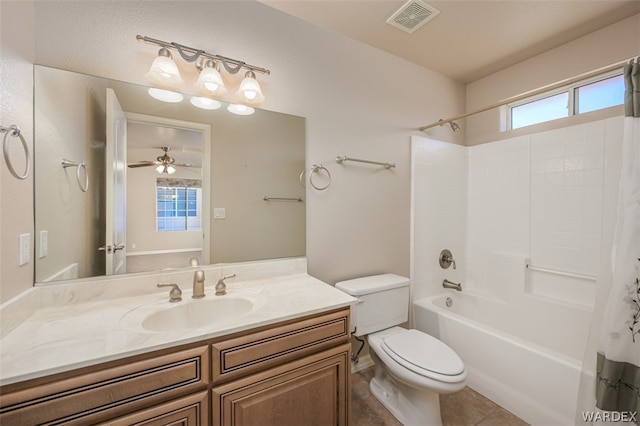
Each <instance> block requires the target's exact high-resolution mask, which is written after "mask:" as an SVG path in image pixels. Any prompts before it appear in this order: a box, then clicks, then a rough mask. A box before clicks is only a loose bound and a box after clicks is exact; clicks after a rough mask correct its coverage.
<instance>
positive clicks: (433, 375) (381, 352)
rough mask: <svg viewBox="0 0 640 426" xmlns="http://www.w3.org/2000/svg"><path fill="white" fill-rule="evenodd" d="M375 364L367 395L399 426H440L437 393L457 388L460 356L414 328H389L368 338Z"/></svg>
mask: <svg viewBox="0 0 640 426" xmlns="http://www.w3.org/2000/svg"><path fill="white" fill-rule="evenodd" d="M367 341H368V343H369V346H370V348H371V358H372V359H373V361H374V363H375V377H374V378H373V379H372V380H371V382H370V384H369V389H370V390H371V393H373V395H374V396H375V397H376V399H378V400H379V401H380V402H381V403H382V404H383V405H384V406H385V408H387V410H389V411H390V412H391V414H393V415H394V417H396V418H397V419H398V420H399V421H400V422H401V423H402V424H404V425H429V426H431V425H433V426H437V425H441V424H442V418H441V414H440V394H446V393H452V392H457V391H460V390H462V389H463V388H464V387H465V384H466V378H467V371H466V369H465V368H464V364H463V362H462V360H461V359H460V357H458V355H457V354H456V353H455V352H454V351H453V350H452V349H451V348H449V347H448V346H447V345H445V344H444V343H442V342H441V341H439V340H438V339H436V338H434V337H432V336H430V335H428V334H425V333H423V332H421V331H418V330H407V329H405V328H401V327H392V328H389V329H385V330H382V331H380V332H377V333H373V334H370V335H369V336H368V339H367Z"/></svg>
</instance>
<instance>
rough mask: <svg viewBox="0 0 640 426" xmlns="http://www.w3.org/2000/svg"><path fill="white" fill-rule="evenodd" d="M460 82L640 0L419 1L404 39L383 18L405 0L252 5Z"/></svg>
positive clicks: (291, 0)
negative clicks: (427, 8) (423, 19)
mask: <svg viewBox="0 0 640 426" xmlns="http://www.w3.org/2000/svg"><path fill="white" fill-rule="evenodd" d="M260 1H261V2H262V3H265V4H267V5H269V6H272V7H274V8H276V9H279V10H281V11H283V12H286V13H288V14H290V15H293V16H296V17H298V18H300V19H302V20H304V21H307V22H310V23H312V24H315V25H317V26H319V27H323V28H326V29H329V30H331V31H334V32H336V33H339V34H342V35H345V36H347V37H349V38H352V39H355V40H358V41H361V42H363V43H365V44H368V45H371V46H373V47H376V48H378V49H381V50H384V51H386V52H389V53H391V54H393V55H396V56H399V57H401V58H404V59H406V60H408V61H410V62H414V63H416V64H418V65H421V66H424V67H426V68H429V69H431V70H434V71H437V72H439V73H441V74H444V75H447V76H449V77H451V78H454V79H456V80H458V81H461V82H463V83H469V82H472V81H475V80H478V79H480V78H482V77H484V76H486V75H489V74H491V73H494V72H496V71H499V70H501V69H504V68H506V67H509V66H511V65H513V64H516V63H518V62H520V61H523V60H525V59H527V58H530V57H533V56H535V55H538V54H540V53H542V52H545V51H547V50H549V49H552V48H554V47H557V46H560V45H562V44H564V43H567V42H569V41H571V40H574V39H576V38H579V37H581V36H583V35H586V34H588V33H591V32H593V31H596V30H598V29H600V28H603V27H605V26H607V25H610V24H613V23H615V22H617V21H620V20H622V19H624V18H627V17H630V16H632V15H635V14H637V13H640V0H535V1H530V0H500V1H489V0H475V1H474V0H427V3H428V4H430V5H432V6H434V7H435V8H436V9H438V10H439V11H440V13H439V14H438V15H437V16H436V17H435V18H433V19H432V20H431V21H429V22H427V23H426V24H425V25H424V26H423V27H421V28H420V29H418V30H417V31H415V32H414V33H413V34H408V33H405V32H403V31H402V30H399V29H397V28H394V27H392V26H391V25H389V24H387V23H386V22H385V21H386V20H387V19H388V18H389V17H390V16H391V15H392V14H393V13H395V12H396V11H397V10H398V9H399V8H400V7H402V6H403V5H404V4H405V2H406V0H260Z"/></svg>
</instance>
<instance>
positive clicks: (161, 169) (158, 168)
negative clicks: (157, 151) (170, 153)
mask: <svg viewBox="0 0 640 426" xmlns="http://www.w3.org/2000/svg"><path fill="white" fill-rule="evenodd" d="M156 172H158V173H162V172H164V164H160V165H159V166H158V167H156Z"/></svg>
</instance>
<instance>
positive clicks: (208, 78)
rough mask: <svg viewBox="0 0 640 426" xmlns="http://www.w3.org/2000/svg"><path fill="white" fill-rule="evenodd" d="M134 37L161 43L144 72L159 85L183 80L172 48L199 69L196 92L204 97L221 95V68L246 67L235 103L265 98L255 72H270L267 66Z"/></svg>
mask: <svg viewBox="0 0 640 426" xmlns="http://www.w3.org/2000/svg"><path fill="white" fill-rule="evenodd" d="M136 39H137V40H138V41H141V42H144V43H147V44H153V45H156V46H160V51H159V52H158V57H157V58H156V59H155V60H154V61H153V64H152V66H151V69H150V70H149V72H148V73H147V74H146V77H147V78H148V79H149V81H151V82H152V83H153V84H155V85H158V86H160V87H162V88H175V87H176V86H178V85H180V84H182V83H183V80H182V77H181V76H180V72H179V71H178V67H177V65H176V63H175V62H173V60H172V56H171V51H176V52H178V53H179V54H180V56H181V57H182V59H184V60H185V61H187V62H193V63H194V64H195V66H196V68H197V69H198V70H199V71H200V75H199V77H198V80H197V81H196V83H195V88H196V90H197V91H198V92H199V93H203V94H206V95H207V96H220V95H223V94H224V93H226V91H227V89H226V87H225V83H224V80H223V78H222V75H221V74H220V71H221V69H222V68H224V70H225V71H226V72H227V73H228V74H231V75H234V74H237V73H238V72H239V71H240V70H242V69H245V70H246V73H245V78H244V80H242V82H241V84H240V88H239V90H238V95H239V96H240V97H241V99H239V100H238V102H243V103H244V102H246V103H254V104H255V103H259V102H262V101H264V94H263V93H262V89H261V88H260V84H259V83H258V80H257V79H256V73H261V74H266V75H269V74H271V71H269V70H267V69H264V68H261V67H257V66H255V65H250V64H247V63H246V62H244V61H240V60H237V59H232V58H228V57H226V56H221V55H216V54H212V53H208V52H206V51H204V50H200V49H194V48H192V47H188V46H185V45H182V44H178V43H176V42H170V43H169V42H166V41H162V40H157V39H154V38H151V37H146V36H145V37H143V36H140V35H138V36H136ZM248 108H250V107H248Z"/></svg>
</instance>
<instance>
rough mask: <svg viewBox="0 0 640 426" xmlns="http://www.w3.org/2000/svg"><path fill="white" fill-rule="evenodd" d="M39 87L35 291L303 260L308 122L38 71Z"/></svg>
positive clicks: (36, 81)
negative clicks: (85, 281) (195, 268)
mask: <svg viewBox="0 0 640 426" xmlns="http://www.w3.org/2000/svg"><path fill="white" fill-rule="evenodd" d="M34 86H35V87H34V94H35V102H34V109H35V111H34V119H35V120H34V122H35V124H34V126H35V129H34V135H35V136H34V138H35V139H34V141H35V143H34V146H35V148H34V156H35V173H34V176H35V210H36V214H35V218H36V223H35V229H36V235H35V260H36V278H35V281H36V283H42V282H50V281H59V280H67V279H77V278H87V277H95V276H103V275H113V274H122V273H132V272H143V271H153V270H158V269H167V268H180V267H188V266H190V265H192V264H193V263H195V262H197V263H198V264H208V263H225V262H239V261H248V260H262V259H272V258H282V257H292V256H304V254H305V253H304V250H305V202H304V195H305V189H304V187H303V186H302V184H301V182H300V174H301V172H302V171H303V170H304V145H305V141H304V136H305V120H304V118H302V117H296V116H292V115H287V114H281V113H274V112H270V111H264V110H259V109H256V110H255V113H254V114H252V115H235V114H231V113H230V112H229V111H228V110H227V109H226V108H225V107H224V106H223V107H222V108H220V109H216V110H206V109H201V108H196V107H195V106H193V105H192V104H191V103H190V102H189V96H185V99H184V101H182V102H180V103H166V102H161V101H158V100H157V99H154V98H152V97H151V96H149V94H148V88H147V87H144V86H140V85H134V84H130V83H124V82H119V81H113V80H108V79H104V78H100V77H95V76H89V75H84V74H78V73H73V72H69V71H64V70H58V69H53V68H48V67H43V66H35V73H34ZM63 160H66V161H67V163H66V164H67V167H63ZM265 198H267V200H265ZM298 199H301V200H303V201H298Z"/></svg>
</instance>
